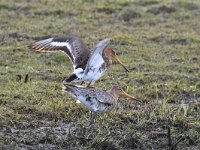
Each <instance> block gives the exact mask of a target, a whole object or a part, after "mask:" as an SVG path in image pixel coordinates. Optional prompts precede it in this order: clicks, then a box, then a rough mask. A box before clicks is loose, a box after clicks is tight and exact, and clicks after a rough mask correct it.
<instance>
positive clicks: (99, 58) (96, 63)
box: [85, 39, 111, 74]
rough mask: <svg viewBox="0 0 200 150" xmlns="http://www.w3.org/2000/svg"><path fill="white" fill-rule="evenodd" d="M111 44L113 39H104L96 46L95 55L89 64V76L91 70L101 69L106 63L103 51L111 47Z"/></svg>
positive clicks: (87, 70) (87, 67)
mask: <svg viewBox="0 0 200 150" xmlns="http://www.w3.org/2000/svg"><path fill="white" fill-rule="evenodd" d="M110 43H111V39H104V40H102V41H100V42H99V43H98V44H97V45H96V46H95V48H94V49H93V53H92V55H91V56H90V58H89V60H88V62H87V65H86V68H85V74H87V73H88V72H89V71H90V70H94V69H95V68H100V67H101V66H102V65H103V64H104V63H105V61H104V59H103V51H104V50H105V49H106V48H107V47H108V46H109V44H110Z"/></svg>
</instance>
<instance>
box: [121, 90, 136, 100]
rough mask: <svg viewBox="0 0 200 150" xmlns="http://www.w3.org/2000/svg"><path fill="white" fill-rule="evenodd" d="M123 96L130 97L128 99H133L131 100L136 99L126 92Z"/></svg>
mask: <svg viewBox="0 0 200 150" xmlns="http://www.w3.org/2000/svg"><path fill="white" fill-rule="evenodd" d="M122 95H123V96H126V97H128V98H131V99H136V98H135V97H133V96H131V95H129V94H127V93H126V92H123V94H122Z"/></svg>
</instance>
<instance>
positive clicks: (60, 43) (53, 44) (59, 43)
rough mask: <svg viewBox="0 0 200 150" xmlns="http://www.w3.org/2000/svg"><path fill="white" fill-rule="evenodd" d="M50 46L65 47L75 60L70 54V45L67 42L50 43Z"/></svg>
mask: <svg viewBox="0 0 200 150" xmlns="http://www.w3.org/2000/svg"><path fill="white" fill-rule="evenodd" d="M51 45H52V46H58V47H63V46H66V47H67V49H68V50H69V51H70V54H71V55H72V57H73V59H75V58H74V55H73V53H72V49H71V46H70V44H69V43H68V42H51Z"/></svg>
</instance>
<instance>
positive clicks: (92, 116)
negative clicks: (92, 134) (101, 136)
mask: <svg viewBox="0 0 200 150" xmlns="http://www.w3.org/2000/svg"><path fill="white" fill-rule="evenodd" d="M95 115H96V113H95V112H92V111H91V122H90V125H91V130H92V131H93V130H94V119H95Z"/></svg>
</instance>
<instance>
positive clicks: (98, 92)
mask: <svg viewBox="0 0 200 150" xmlns="http://www.w3.org/2000/svg"><path fill="white" fill-rule="evenodd" d="M63 90H64V91H66V92H69V93H70V94H72V95H74V96H75V97H77V99H78V100H79V101H80V102H81V103H82V104H83V105H85V107H86V108H88V109H89V110H90V111H91V128H93V126H94V118H95V115H96V113H106V112H109V111H111V110H112V109H113V108H114V107H115V106H116V104H117V101H118V98H119V96H121V95H123V96H126V97H128V98H131V99H136V98H135V97H133V96H130V95H128V94H127V93H126V92H124V90H123V89H122V87H120V86H113V88H112V90H111V91H110V93H109V92H106V91H105V90H102V89H97V88H93V87H88V88H84V87H78V86H74V85H65V86H64V87H63Z"/></svg>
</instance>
